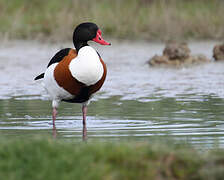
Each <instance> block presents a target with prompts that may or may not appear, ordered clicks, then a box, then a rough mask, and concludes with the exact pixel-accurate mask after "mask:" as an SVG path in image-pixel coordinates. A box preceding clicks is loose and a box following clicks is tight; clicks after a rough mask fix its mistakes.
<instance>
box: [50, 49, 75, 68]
mask: <svg viewBox="0 0 224 180" xmlns="http://www.w3.org/2000/svg"><path fill="white" fill-rule="evenodd" d="M70 49H71V48H65V49H62V50H60V51H58V52H57V53H56V54H55V55H54V57H53V58H51V60H50V62H49V63H48V65H47V67H49V66H50V65H52V64H54V63H58V62H60V61H61V60H62V59H63V58H64V57H65V56H67V55H68V53H69V51H70Z"/></svg>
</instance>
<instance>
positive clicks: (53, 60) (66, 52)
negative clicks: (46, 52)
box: [34, 48, 71, 80]
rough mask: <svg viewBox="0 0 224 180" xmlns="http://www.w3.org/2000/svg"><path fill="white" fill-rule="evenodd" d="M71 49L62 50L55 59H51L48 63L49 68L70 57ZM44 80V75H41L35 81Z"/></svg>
mask: <svg viewBox="0 0 224 180" xmlns="http://www.w3.org/2000/svg"><path fill="white" fill-rule="evenodd" d="M70 49H71V48H65V49H62V50H60V51H58V52H57V53H56V54H55V55H54V57H52V58H51V60H50V62H49V63H48V65H47V67H49V66H50V65H52V64H54V63H58V62H60V61H61V60H62V59H63V58H64V57H65V56H67V55H68V53H69V51H70ZM42 78H44V73H42V74H40V75H39V76H37V77H35V78H34V80H38V79H42Z"/></svg>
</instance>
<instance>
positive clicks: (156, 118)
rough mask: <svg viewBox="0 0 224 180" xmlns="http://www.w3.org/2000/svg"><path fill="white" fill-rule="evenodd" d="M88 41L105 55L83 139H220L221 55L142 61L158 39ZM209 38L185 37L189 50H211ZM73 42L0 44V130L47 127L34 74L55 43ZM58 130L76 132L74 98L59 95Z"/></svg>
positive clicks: (223, 137)
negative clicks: (168, 62)
mask: <svg viewBox="0 0 224 180" xmlns="http://www.w3.org/2000/svg"><path fill="white" fill-rule="evenodd" d="M112 44H113V45H112V46H111V47H104V46H94V47H95V48H96V49H97V50H98V51H99V53H100V54H101V56H102V57H103V59H104V61H105V62H106V63H107V67H108V76H107V80H106V83H105V84H104V86H103V88H102V90H101V91H100V92H99V93H97V94H96V95H95V97H94V98H93V100H92V102H91V104H90V105H89V109H88V118H87V133H88V139H89V140H91V139H100V140H111V139H112V140H127V139H132V140H136V141H142V140H143V141H150V139H151V138H154V137H160V138H167V137H168V138H172V139H175V140H177V142H183V141H187V142H189V143H192V144H194V145H197V146H204V147H207V148H210V147H214V146H219V147H223V146H224V123H223V117H224V112H223V107H224V106H223V105H224V100H223V98H224V92H223V87H224V82H223V79H224V63H214V62H212V63H208V64H204V65H199V66H194V67H188V68H180V69H172V68H150V67H149V66H148V65H147V63H146V61H147V60H148V59H149V58H150V57H151V56H153V55H154V54H161V52H162V49H163V48H164V46H163V45H162V44H157V43H146V42H137V43H133V42H117V41H114V42H112ZM214 44H215V42H197V43H196V42H194V43H190V48H191V50H192V53H193V54H198V53H202V54H205V55H206V56H207V57H208V58H211V57H212V48H213V46H214ZM64 47H72V44H63V45H58V44H47V43H38V42H30V41H29V42H26V41H14V42H5V43H3V44H2V45H1V47H0V48H1V50H0V77H1V79H0V87H1V88H0V133H1V134H2V135H4V136H7V137H23V138H31V137H33V136H35V135H39V134H42V135H45V134H46V136H47V135H49V134H50V135H51V134H52V123H51V102H50V101H49V100H48V99H49V98H48V95H47V93H46V92H45V91H44V89H43V87H42V86H41V82H34V81H33V78H34V77H35V76H36V75H38V74H39V73H41V72H44V70H45V67H46V65H47V64H48V61H49V59H50V58H51V56H53V55H54V53H55V52H56V51H57V50H59V49H60V48H64ZM56 128H57V137H58V138H64V139H75V140H78V141H79V140H81V139H82V138H81V137H82V116H81V106H80V105H78V104H69V103H61V105H60V108H59V114H58V118H57V121H56Z"/></svg>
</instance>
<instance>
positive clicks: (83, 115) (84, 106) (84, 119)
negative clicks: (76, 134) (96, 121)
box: [82, 105, 87, 125]
mask: <svg viewBox="0 0 224 180" xmlns="http://www.w3.org/2000/svg"><path fill="white" fill-rule="evenodd" d="M86 114H87V105H83V106H82V117H83V121H82V123H83V125H86Z"/></svg>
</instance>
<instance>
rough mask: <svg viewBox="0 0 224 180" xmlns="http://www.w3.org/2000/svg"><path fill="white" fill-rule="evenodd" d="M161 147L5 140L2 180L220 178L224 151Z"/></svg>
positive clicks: (0, 155)
mask: <svg viewBox="0 0 224 180" xmlns="http://www.w3.org/2000/svg"><path fill="white" fill-rule="evenodd" d="M160 143H161V144H159V141H157V143H155V142H154V143H146V142H145V143H143V142H133V141H129V142H81V143H74V142H72V141H67V142H65V141H62V140H52V139H50V138H36V139H32V140H24V139H19V138H17V139H14V140H12V139H4V138H1V145H0V179H7V180H20V179H21V180H30V179H32V180H36V179H40V180H42V179H48V180H51V179H52V180H53V179H54V180H55V179H63V180H67V179H68V180H71V179H85V180H88V179H91V180H92V179H93V180H94V179H103V180H105V179H106V180H107V179H111V180H113V179H114V180H119V179H122V180H123V179H158V180H160V179H186V180H190V179H210V180H212V179H222V177H223V175H224V150H211V151H209V152H204V153H202V152H199V151H198V150H195V149H193V148H192V147H190V146H188V145H173V144H172V143H165V144H162V142H160Z"/></svg>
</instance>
